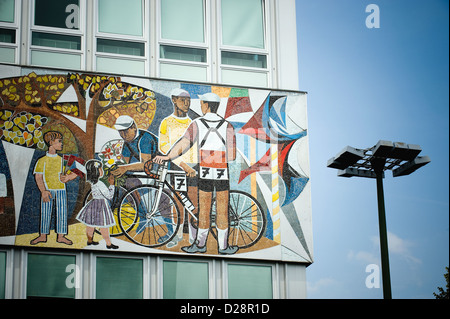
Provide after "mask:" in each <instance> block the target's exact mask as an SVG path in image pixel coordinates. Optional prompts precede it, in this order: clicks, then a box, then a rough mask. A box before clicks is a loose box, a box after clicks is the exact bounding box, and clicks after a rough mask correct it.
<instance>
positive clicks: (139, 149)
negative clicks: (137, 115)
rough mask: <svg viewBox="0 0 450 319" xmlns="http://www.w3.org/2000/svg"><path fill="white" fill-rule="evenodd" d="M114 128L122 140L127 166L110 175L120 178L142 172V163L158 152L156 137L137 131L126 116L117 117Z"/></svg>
mask: <svg viewBox="0 0 450 319" xmlns="http://www.w3.org/2000/svg"><path fill="white" fill-rule="evenodd" d="M114 128H115V129H116V130H118V131H119V134H120V136H121V137H122V138H123V140H124V146H123V150H122V156H123V159H124V160H125V162H126V163H127V164H125V165H119V166H117V167H116V169H113V170H111V174H112V175H113V176H116V177H120V176H122V175H123V174H125V173H126V172H129V171H141V172H143V171H144V163H145V162H147V161H150V160H151V159H152V156H153V155H155V154H156V152H157V150H158V142H157V139H156V137H155V136H154V135H153V134H152V133H150V132H148V131H146V130H142V129H139V128H138V127H137V125H136V123H135V121H134V120H133V118H132V117H131V116H128V115H122V116H119V117H118V118H117V120H116V123H115V124H114ZM127 182H128V180H127ZM127 186H128V187H130V186H134V185H127Z"/></svg>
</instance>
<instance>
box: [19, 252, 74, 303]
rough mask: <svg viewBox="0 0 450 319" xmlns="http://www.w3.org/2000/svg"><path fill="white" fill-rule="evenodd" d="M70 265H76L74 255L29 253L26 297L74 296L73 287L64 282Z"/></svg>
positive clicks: (68, 273)
mask: <svg viewBox="0 0 450 319" xmlns="http://www.w3.org/2000/svg"><path fill="white" fill-rule="evenodd" d="M70 265H76V256H74V255H56V254H35V253H29V254H28V267H27V291H26V296H27V298H75V287H72V285H69V286H68V285H67V284H66V280H67V278H68V276H69V275H70V271H69V272H67V269H71V268H67V267H68V266H70Z"/></svg>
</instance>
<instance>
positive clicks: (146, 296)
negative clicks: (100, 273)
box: [89, 252, 151, 299]
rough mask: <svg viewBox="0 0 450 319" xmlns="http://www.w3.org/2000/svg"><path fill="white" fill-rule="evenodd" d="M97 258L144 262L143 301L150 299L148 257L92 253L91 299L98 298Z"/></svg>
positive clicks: (90, 271) (90, 270)
mask: <svg viewBox="0 0 450 319" xmlns="http://www.w3.org/2000/svg"><path fill="white" fill-rule="evenodd" d="M97 258H111V259H133V260H136V259H137V260H142V299H149V298H150V274H151V269H150V263H149V260H148V258H149V257H146V256H139V255H125V254H120V253H114V254H107V253H103V254H102V253H93V252H92V253H90V269H89V273H90V278H89V281H90V287H89V289H90V296H91V299H96V298H97Z"/></svg>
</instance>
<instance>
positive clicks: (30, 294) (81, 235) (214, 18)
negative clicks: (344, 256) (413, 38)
mask: <svg viewBox="0 0 450 319" xmlns="http://www.w3.org/2000/svg"><path fill="white" fill-rule="evenodd" d="M125 3H126V5H124V4H125ZM0 99H1V100H0V101H1V104H0V131H1V133H2V136H1V140H2V142H1V147H0V162H1V163H2V164H1V165H0V184H1V185H0V193H1V197H0V200H1V201H0V206H1V207H0V297H3V298H59V297H65V298H169V299H171V298H189V299H191V298H210V299H218V298H267V299H270V298H305V297H306V267H307V266H308V265H310V264H311V263H312V262H313V250H312V225H311V203H310V189H311V186H310V180H309V154H308V150H309V147H308V129H307V113H306V93H305V92H302V91H299V88H298V66H297V42H296V17H295V2H294V1H293V0H246V1H240V0H130V1H126V2H123V1H116V0H92V1H91V0H45V1H44V0H22V1H19V0H5V1H1V2H0ZM178 103H181V104H178ZM205 103H207V104H206V105H207V108H204V105H205ZM213 105H215V106H214V107H212V106H213ZM183 107H187V109H184V111H183ZM202 123H203V124H202ZM212 123H213V124H212ZM214 123H215V124H214ZM212 125H215V127H214V128H213V129H212V128H211V126H212ZM221 125H223V126H221ZM220 127H222V128H220ZM225 128H226V129H225ZM126 132H132V134H133V136H132V137H130V138H128V137H126V136H127V135H126V134H128V133H126ZM188 132H190V134H191V135H188ZM192 132H195V133H192ZM130 134H131V133H130ZM58 138H59V139H60V140H62V144H57V142H55V141H57V140H58ZM182 141H186V145H189V146H186V147H185V149H183V152H184V153H183V155H182V156H178V154H177V156H173V158H172V160H171V161H169V162H165V161H164V162H163V161H161V162H159V161H158V158H159V157H161V158H162V156H166V155H170V154H172V153H171V150H172V149H174V148H176V147H178V145H182V144H183V143H182ZM187 141H189V143H188V142H187ZM58 145H59V146H58ZM180 147H181V146H180ZM173 154H175V152H173ZM205 154H207V155H205ZM230 154H231V155H230ZM188 155H189V156H188ZM158 156H159V157H158ZM155 157H157V158H156V159H155ZM221 158H222V159H221ZM224 158H225V159H224ZM223 159H224V160H223ZM55 161H56V162H55ZM55 163H56V164H55ZM161 163H168V164H161ZM186 163H187V164H188V165H187V166H188V168H186V166H185V164H186ZM99 167H100V169H99ZM117 167H119V168H121V167H128V172H127V173H126V174H122V173H124V172H122V173H120V174H119V173H116V172H118V170H116V169H117ZM193 172H194V173H193ZM189 174H190V175H189ZM55 176H56V177H55ZM59 176H62V177H59ZM112 176H114V177H115V178H113V177H112ZM89 181H90V182H89ZM100 184H101V185H103V186H102V187H103V188H102V187H100V186H99V185H100ZM211 185H212V186H211ZM102 189H103V190H102ZM105 189H106V190H107V191H105ZM108 192H109V193H108ZM102 194H103V195H102ZM105 194H109V195H105ZM102 196H103V197H102ZM223 196H225V197H223ZM96 200H99V201H101V203H102V204H101V205H102V206H101V209H99V208H98V207H97V206H95V207H96V208H95V209H92V207H93V203H94V202H95V203H99V201H96ZM49 203H53V204H52V205H50V204H49ZM89 207H91V208H89ZM105 207H107V208H105ZM100 210H101V211H103V212H104V213H103V215H102V217H98V216H99V215H100V213H97V212H98V211H100ZM204 212H207V214H206V215H205V213H204ZM87 214H91V215H93V216H94V215H95V216H97V217H95V221H93V220H89V221H88V220H87V219H88V218H90V217H86V216H87ZM108 214H110V215H108ZM202 214H203V215H202ZM91 215H89V216H91ZM108 216H109V217H108ZM205 216H206V217H205ZM108 218H109V219H110V220H109V222H107V221H106V220H108ZM205 218H207V219H208V220H207V221H205ZM206 224H207V225H208V226H206V227H205V226H204V225H206ZM202 225H203V226H202ZM94 229H95V230H94ZM105 230H106V231H105ZM105 233H107V235H105ZM47 234H48V235H47ZM201 243H202V244H201ZM189 247H190V248H189Z"/></svg>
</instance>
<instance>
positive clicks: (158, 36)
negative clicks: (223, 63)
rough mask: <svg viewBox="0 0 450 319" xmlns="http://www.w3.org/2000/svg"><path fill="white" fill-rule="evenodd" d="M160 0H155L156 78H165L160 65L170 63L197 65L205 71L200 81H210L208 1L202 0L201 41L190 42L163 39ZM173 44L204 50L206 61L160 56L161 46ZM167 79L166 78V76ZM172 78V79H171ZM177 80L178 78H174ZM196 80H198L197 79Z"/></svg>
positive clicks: (210, 59) (209, 18)
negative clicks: (204, 75) (204, 77)
mask: <svg viewBox="0 0 450 319" xmlns="http://www.w3.org/2000/svg"><path fill="white" fill-rule="evenodd" d="M161 1H162V0H157V1H156V13H157V14H156V30H155V31H156V42H157V43H156V44H155V45H157V50H156V60H157V73H156V76H157V77H158V78H163V79H164V78H167V77H163V76H161V73H162V72H161V65H172V66H187V67H197V68H199V69H205V72H206V79H205V81H201V82H211V79H212V77H211V67H212V63H213V62H212V56H211V40H210V35H211V30H210V25H211V21H210V20H211V17H210V15H209V14H208V12H210V1H207V0H202V1H203V15H204V19H203V32H204V34H203V38H204V41H203V43H201V42H192V41H179V40H171V39H164V38H163V37H162V15H161V10H162V6H161ZM164 45H166V46H174V47H180V48H188V49H199V50H206V61H205V62H195V61H186V60H174V59H167V58H162V57H161V46H164ZM167 79H168V78H167ZM172 80H173V79H172ZM176 80H179V79H176ZM182 80H189V79H188V78H183V79H182ZM197 82H198V81H197Z"/></svg>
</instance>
